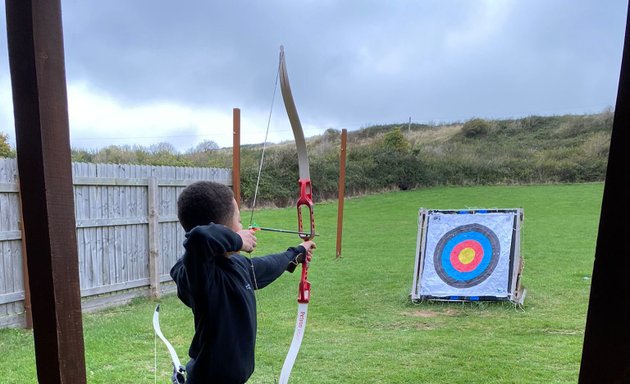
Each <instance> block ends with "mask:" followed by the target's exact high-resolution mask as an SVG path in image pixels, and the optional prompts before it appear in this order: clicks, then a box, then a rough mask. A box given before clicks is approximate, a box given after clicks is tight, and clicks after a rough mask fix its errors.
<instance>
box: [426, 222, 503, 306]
mask: <svg viewBox="0 0 630 384" xmlns="http://www.w3.org/2000/svg"><path fill="white" fill-rule="evenodd" d="M513 224H514V213H505V212H492V213H483V214H471V213H453V212H449V213H443V212H439V211H431V212H430V213H429V215H428V216H427V227H426V234H425V248H424V258H423V266H422V275H421V276H420V281H419V292H420V295H421V296H430V297H482V296H483V297H488V296H489V297H507V296H508V294H509V275H510V249H511V245H512V237H513V232H514V231H513V227H514V225H513Z"/></svg>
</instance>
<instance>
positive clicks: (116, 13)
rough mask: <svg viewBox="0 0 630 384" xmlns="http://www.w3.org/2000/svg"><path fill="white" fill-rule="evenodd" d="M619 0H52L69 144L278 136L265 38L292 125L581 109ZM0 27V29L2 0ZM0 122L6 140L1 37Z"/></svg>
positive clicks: (606, 61)
mask: <svg viewBox="0 0 630 384" xmlns="http://www.w3.org/2000/svg"><path fill="white" fill-rule="evenodd" d="M626 10H627V2H626V1H624V0H606V1H601V0H520V1H511V0H494V1H490V0H488V1H480V0H446V1H445V0H432V1H422V0H416V1H411V0H399V1H392V0H390V1H385V0H381V1H372V0H316V1H315V0H305V1H295V0H292V1H285V0H266V1H253V0H250V1H244V0H232V1H202V0H188V1H160V0H134V1H128V0H107V1H88V0H62V12H63V28H64V40H65V56H66V76H67V83H68V103H69V115H70V134H71V145H72V147H73V148H84V149H97V148H101V147H103V146H106V145H111V144H116V145H143V146H148V145H151V144H155V143H159V142H170V143H172V144H173V145H174V146H175V147H176V148H177V149H178V150H179V151H182V152H183V151H186V150H187V149H189V148H191V147H194V146H195V145H197V144H198V143H200V142H202V141H204V140H213V141H215V142H216V143H218V144H219V146H221V147H231V145H232V109H233V108H240V109H241V116H242V142H243V143H260V142H262V141H263V140H264V136H265V129H266V127H267V121H268V117H269V114H270V111H271V113H272V114H271V129H270V133H269V140H270V141H272V142H279V141H282V140H289V139H292V137H293V135H292V132H291V128H290V125H289V122H288V118H287V117H286V112H285V110H284V105H283V104H282V102H281V96H280V90H279V89H278V91H277V92H278V93H277V95H276V99H275V103H274V105H273V108H271V104H272V95H273V93H274V85H275V79H276V72H277V68H278V53H279V47H280V45H284V47H285V52H286V60H287V69H288V73H289V79H290V81H291V87H292V90H293V95H294V98H295V101H296V105H297V109H298V112H299V114H300V118H301V121H302V125H303V126H304V129H305V134H306V136H313V135H317V134H320V133H322V132H323V131H324V130H326V129H327V128H335V129H342V128H347V129H348V130H355V129H358V128H362V127H366V126H369V125H372V124H380V123H383V124H389V123H406V122H407V121H408V119H409V118H410V117H411V119H412V121H413V122H417V123H439V122H454V121H465V120H468V119H470V118H473V117H482V118H518V117H523V116H529V115H555V114H583V113H594V112H600V111H602V110H603V109H605V108H607V107H609V106H614V103H615V98H616V92H617V85H618V79H619V69H620V65H621V52H622V48H623V35H624V29H625V21H626V20H625V19H626ZM0 28H1V29H2V31H3V33H5V31H6V14H5V9H4V4H3V6H2V8H1V9H0ZM0 132H4V133H7V134H8V135H9V139H10V141H11V142H12V144H14V140H15V133H14V126H13V109H12V101H11V82H10V77H9V66H8V58H7V43H6V37H3V38H2V39H1V41H0Z"/></svg>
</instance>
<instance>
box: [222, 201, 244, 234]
mask: <svg viewBox="0 0 630 384" xmlns="http://www.w3.org/2000/svg"><path fill="white" fill-rule="evenodd" d="M225 225H226V226H227V227H228V228H230V229H231V230H233V231H234V232H238V231H240V230H242V229H243V225H242V224H241V211H240V210H239V209H238V203H237V202H236V199H232V217H231V218H230V219H229V220H228V222H227V223H226V224H225Z"/></svg>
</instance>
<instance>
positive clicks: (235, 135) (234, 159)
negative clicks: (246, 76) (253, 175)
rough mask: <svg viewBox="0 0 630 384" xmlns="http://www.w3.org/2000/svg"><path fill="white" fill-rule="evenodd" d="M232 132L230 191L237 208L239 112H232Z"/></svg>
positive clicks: (239, 204) (239, 188)
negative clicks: (232, 193)
mask: <svg viewBox="0 0 630 384" xmlns="http://www.w3.org/2000/svg"><path fill="white" fill-rule="evenodd" d="M232 121H233V126H234V130H233V132H232V135H233V137H232V139H233V140H232V191H233V192H234V198H235V199H236V203H237V204H238V206H239V207H240V206H241V110H240V109H238V108H234V109H233V110H232Z"/></svg>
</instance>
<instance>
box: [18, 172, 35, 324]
mask: <svg viewBox="0 0 630 384" xmlns="http://www.w3.org/2000/svg"><path fill="white" fill-rule="evenodd" d="M19 185H20V183H18V190H19V189H20V188H19ZM19 226H20V232H21V234H20V238H21V240H22V252H21V254H22V281H23V284H24V328H26V329H33V313H32V307H31V288H30V283H29V281H28V252H27V250H26V234H25V233H24V214H23V213H22V203H20V222H19Z"/></svg>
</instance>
